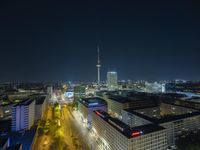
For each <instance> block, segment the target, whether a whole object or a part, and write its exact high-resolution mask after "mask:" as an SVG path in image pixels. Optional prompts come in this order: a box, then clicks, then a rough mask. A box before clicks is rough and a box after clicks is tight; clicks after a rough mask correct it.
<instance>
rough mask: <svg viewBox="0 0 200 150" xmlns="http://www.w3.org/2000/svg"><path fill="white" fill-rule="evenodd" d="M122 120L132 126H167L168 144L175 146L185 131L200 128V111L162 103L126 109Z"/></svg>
mask: <svg viewBox="0 0 200 150" xmlns="http://www.w3.org/2000/svg"><path fill="white" fill-rule="evenodd" d="M122 121H123V122H124V123H126V124H127V125H129V126H131V127H135V126H138V125H147V124H149V123H154V124H157V125H159V126H162V127H164V128H166V130H167V144H168V146H174V145H175V140H176V139H177V137H178V136H179V135H180V134H181V133H182V132H184V131H188V130H198V129H200V127H199V124H200V111H198V110H196V109H192V108H189V107H183V106H179V105H175V104H168V103H161V104H160V105H159V106H158V107H146V108H142V109H141V108H140V109H131V108H130V109H125V110H123V111H122Z"/></svg>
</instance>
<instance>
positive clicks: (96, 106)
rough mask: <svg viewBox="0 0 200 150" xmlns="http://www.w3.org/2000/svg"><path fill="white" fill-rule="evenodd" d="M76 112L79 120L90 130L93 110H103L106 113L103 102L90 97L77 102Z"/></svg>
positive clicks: (105, 105)
mask: <svg viewBox="0 0 200 150" xmlns="http://www.w3.org/2000/svg"><path fill="white" fill-rule="evenodd" d="M78 107H79V108H78V110H79V112H80V115H81V119H82V121H83V122H84V123H86V124H87V127H88V128H90V127H91V124H92V112H93V111H94V110H104V111H107V103H106V101H105V100H103V99H101V98H98V97H92V98H83V99H81V100H80V101H79V105H78Z"/></svg>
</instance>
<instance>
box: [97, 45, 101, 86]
mask: <svg viewBox="0 0 200 150" xmlns="http://www.w3.org/2000/svg"><path fill="white" fill-rule="evenodd" d="M97 51H98V58H97V84H98V89H100V82H101V78H100V68H101V64H100V57H99V47H98V48H97Z"/></svg>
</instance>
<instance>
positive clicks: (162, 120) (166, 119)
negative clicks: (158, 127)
mask: <svg viewBox="0 0 200 150" xmlns="http://www.w3.org/2000/svg"><path fill="white" fill-rule="evenodd" d="M171 105H174V106H180V105H175V104H171ZM181 107H184V106H181ZM146 108H151V107H146ZM152 108H153V107H152ZM185 108H190V107H185ZM144 109H145V108H144ZM124 110H125V111H127V112H128V113H131V114H134V115H136V116H139V117H141V118H143V119H146V120H148V121H150V122H152V123H156V124H160V123H165V122H171V121H176V120H179V119H184V118H188V117H192V116H198V115H200V111H197V110H196V109H194V111H192V112H190V113H185V114H179V115H175V114H173V115H166V116H164V117H162V118H157V117H150V116H148V115H145V114H141V113H139V112H136V111H135V110H137V109H132V108H128V109H124Z"/></svg>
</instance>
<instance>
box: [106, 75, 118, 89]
mask: <svg viewBox="0 0 200 150" xmlns="http://www.w3.org/2000/svg"><path fill="white" fill-rule="evenodd" d="M117 82H118V80H117V72H115V71H109V72H107V85H108V90H116V89H118V83H117Z"/></svg>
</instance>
